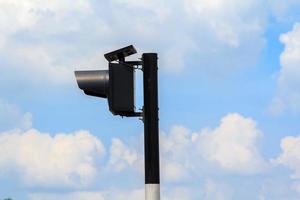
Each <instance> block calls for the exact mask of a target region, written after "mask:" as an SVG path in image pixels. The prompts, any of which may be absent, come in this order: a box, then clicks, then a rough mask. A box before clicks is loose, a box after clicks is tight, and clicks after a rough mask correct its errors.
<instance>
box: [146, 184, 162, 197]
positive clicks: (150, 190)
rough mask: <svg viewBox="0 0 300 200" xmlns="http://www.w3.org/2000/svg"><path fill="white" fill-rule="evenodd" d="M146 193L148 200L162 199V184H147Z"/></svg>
mask: <svg viewBox="0 0 300 200" xmlns="http://www.w3.org/2000/svg"><path fill="white" fill-rule="evenodd" d="M145 195H146V200H160V185H159V184H146V185H145Z"/></svg>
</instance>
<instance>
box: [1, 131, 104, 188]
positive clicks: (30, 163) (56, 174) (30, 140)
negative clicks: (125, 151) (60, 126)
mask: <svg viewBox="0 0 300 200" xmlns="http://www.w3.org/2000/svg"><path fill="white" fill-rule="evenodd" d="M0 146H1V148H0V168H1V172H2V173H5V171H11V170H12V171H13V173H17V174H18V175H19V177H20V178H21V179H22V180H23V181H24V182H25V183H26V184H27V185H29V186H50V187H51V186H58V185H60V186H70V187H80V186H85V185H87V184H88V183H90V182H91V181H92V180H93V178H94V177H95V175H96V174H97V170H99V169H97V165H96V163H97V160H99V159H100V158H101V157H102V156H103V154H104V151H105V150H104V147H103V145H102V143H101V141H100V140H99V139H97V138H96V137H94V136H92V135H91V134H90V133H89V132H87V131H78V132H75V133H72V134H64V133H60V134H57V135H55V136H53V137H52V136H50V135H49V134H47V133H41V132H39V131H37V130H34V129H30V130H28V131H25V132H22V131H20V130H12V131H8V132H2V133H1V134H0Z"/></svg>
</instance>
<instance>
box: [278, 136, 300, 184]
mask: <svg viewBox="0 0 300 200" xmlns="http://www.w3.org/2000/svg"><path fill="white" fill-rule="evenodd" d="M280 146H281V150H282V153H281V154H280V155H279V156H278V158H276V159H274V160H273V163H274V164H280V165H284V166H286V167H288V168H289V169H291V170H293V171H294V173H293V175H292V176H291V177H292V178H293V179H300V136H295V137H294V136H288V137H285V138H283V139H282V140H281V144H280Z"/></svg>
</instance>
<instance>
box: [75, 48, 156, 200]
mask: <svg viewBox="0 0 300 200" xmlns="http://www.w3.org/2000/svg"><path fill="white" fill-rule="evenodd" d="M135 53H136V50H135V48H134V47H133V46H132V45H130V46H128V47H125V48H122V49H119V50H116V51H113V52H110V53H107V54H105V55H104V57H105V58H106V60H107V61H108V62H109V67H108V70H94V71H75V76H76V80H77V84H78V86H79V88H80V89H82V90H83V91H84V93H85V94H87V95H90V96H96V97H101V98H107V99H108V105H109V109H110V111H111V112H112V113H113V114H114V115H121V116H126V117H141V118H140V119H142V121H143V123H144V154H145V199H146V200H159V199H160V175H159V131H158V130H159V123H158V119H159V118H158V81H157V80H158V72H157V71H158V63H157V60H158V57H157V54H156V53H143V54H142V61H125V57H127V56H130V55H132V54H135ZM134 66H142V68H134ZM135 69H141V70H142V72H143V92H144V95H143V96H144V105H143V109H142V112H135V105H134V74H135V72H134V71H135Z"/></svg>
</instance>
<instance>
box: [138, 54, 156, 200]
mask: <svg viewBox="0 0 300 200" xmlns="http://www.w3.org/2000/svg"><path fill="white" fill-rule="evenodd" d="M142 61H143V76H144V78H143V79H144V108H143V112H144V132H145V133H144V134H145V184H146V200H159V199H160V187H159V181H160V178H159V128H158V89H157V69H158V68H157V54H156V53H144V54H143V56H142Z"/></svg>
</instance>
